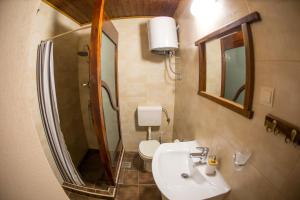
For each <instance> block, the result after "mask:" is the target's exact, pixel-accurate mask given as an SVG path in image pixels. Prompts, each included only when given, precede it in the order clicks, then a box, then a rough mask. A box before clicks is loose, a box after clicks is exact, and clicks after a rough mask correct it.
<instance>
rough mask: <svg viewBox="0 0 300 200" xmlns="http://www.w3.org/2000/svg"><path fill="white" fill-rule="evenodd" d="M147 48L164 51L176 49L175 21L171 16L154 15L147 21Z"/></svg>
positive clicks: (153, 50) (157, 51) (156, 51)
mask: <svg viewBox="0 0 300 200" xmlns="http://www.w3.org/2000/svg"><path fill="white" fill-rule="evenodd" d="M148 39H149V49H150V51H152V52H155V53H164V52H168V51H174V50H176V49H178V39H177V28H176V22H175V20H174V19H173V18H172V17H154V18H152V19H150V20H149V22H148Z"/></svg>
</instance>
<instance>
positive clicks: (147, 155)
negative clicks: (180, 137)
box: [139, 140, 160, 172]
mask: <svg viewBox="0 0 300 200" xmlns="http://www.w3.org/2000/svg"><path fill="white" fill-rule="evenodd" d="M159 145H160V143H159V142H158V141H157V140H144V141H141V142H140V144H139V154H140V157H141V158H142V159H143V161H144V170H146V171H148V172H152V158H153V154H154V153H155V151H156V149H157V148H158V147H159Z"/></svg>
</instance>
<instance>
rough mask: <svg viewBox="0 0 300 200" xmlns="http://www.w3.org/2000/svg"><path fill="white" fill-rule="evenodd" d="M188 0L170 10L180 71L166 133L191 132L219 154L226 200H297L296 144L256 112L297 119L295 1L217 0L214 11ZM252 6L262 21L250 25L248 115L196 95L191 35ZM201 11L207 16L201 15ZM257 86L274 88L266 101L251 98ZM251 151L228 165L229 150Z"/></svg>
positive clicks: (299, 67)
mask: <svg viewBox="0 0 300 200" xmlns="http://www.w3.org/2000/svg"><path fill="white" fill-rule="evenodd" d="M190 3H191V1H190V0H183V1H181V3H180V6H179V8H178V10H177V13H176V19H177V22H178V23H179V25H180V44H181V45H180V54H181V66H179V67H178V70H182V71H183V76H184V77H185V78H184V79H183V80H182V81H178V82H176V95H175V122H174V135H175V136H176V137H178V138H180V139H194V138H196V139H197V140H198V141H199V142H200V143H201V144H203V145H208V146H209V147H211V149H212V150H213V151H214V152H215V153H216V154H217V156H218V158H219V159H220V162H221V164H220V170H221V172H222V173H223V175H224V177H225V179H226V180H227V182H228V183H229V184H230V185H231V187H232V191H231V193H230V195H229V196H228V199H234V200H253V199H255V200H267V199H295V200H296V199H300V190H299V186H300V151H299V148H295V147H294V146H293V145H288V144H285V142H284V138H283V137H281V136H274V135H273V134H270V133H266V131H265V128H264V117H265V115H266V114H267V113H272V114H274V115H276V116H278V117H280V118H283V119H285V120H287V121H289V122H291V123H293V124H295V125H298V126H300V106H299V102H300V79H299V75H300V53H299V52H300V38H299V35H300V26H299V25H298V24H299V23H298V21H299V19H300V12H299V11H300V2H299V1H292V0H290V1H281V0H268V1H257V0H218V1H216V3H217V4H219V6H220V7H221V10H219V11H217V12H214V10H211V11H208V12H206V11H205V10H201V9H199V13H200V15H201V17H200V18H196V17H193V16H192V15H191V14H190V8H189V7H190ZM252 11H258V12H259V13H260V14H261V17H262V21H261V22H256V23H254V24H253V25H251V27H252V31H253V38H254V49H255V91H254V101H253V110H254V112H255V113H254V117H253V119H251V120H249V119H247V118H245V117H243V116H241V115H239V114H236V113H235V112H233V111H231V110H228V109H227V108H225V107H222V106H220V105H219V104H216V103H214V102H212V101H210V100H208V99H205V98H203V97H200V96H199V95H197V90H198V70H199V66H198V51H197V48H196V47H195V46H194V42H195V41H196V40H197V39H200V38H201V37H203V36H205V35H206V34H208V33H210V32H212V31H213V30H215V29H217V28H219V27H220V26H222V25H225V24H227V23H229V22H231V21H233V20H235V19H238V18H240V17H242V16H244V15H246V14H248V13H250V12H252ZM205 13H206V14H207V16H205ZM262 86H267V87H273V88H275V99H274V100H275V101H274V106H273V107H267V106H264V105H262V104H260V102H259V98H260V89H261V87H262ZM241 148H248V149H250V150H251V151H252V152H253V155H252V157H251V159H250V162H249V163H248V165H247V166H245V167H244V168H243V169H242V170H241V171H236V170H235V169H234V167H233V164H232V155H233V153H234V151H235V150H237V149H241Z"/></svg>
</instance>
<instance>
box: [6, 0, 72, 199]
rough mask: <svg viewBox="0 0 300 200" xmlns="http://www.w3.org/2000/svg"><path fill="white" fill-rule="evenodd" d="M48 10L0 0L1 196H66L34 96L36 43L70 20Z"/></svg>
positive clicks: (25, 1)
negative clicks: (56, 173)
mask: <svg viewBox="0 0 300 200" xmlns="http://www.w3.org/2000/svg"><path fill="white" fill-rule="evenodd" d="M38 8H40V9H42V10H43V11H45V10H46V12H41V13H37V9H38ZM47 10H48V9H47V8H45V7H44V6H43V5H41V4H40V1H39V0H30V1H29V0H5V1H1V2H0V15H1V16H0V27H1V30H0V43H1V49H2V51H1V54H0V70H1V73H0V91H1V98H0V110H1V117H0V134H1V136H0V137H1V145H0V156H1V162H0V185H1V187H0V188H1V189H0V199H6V200H10V199H12V200H15V199H24V200H26V199H28V200H33V199H37V200H40V199H68V198H67V196H66V195H65V193H64V191H63V190H62V188H61V186H60V184H59V182H58V180H57V179H56V177H55V174H54V173H53V171H52V169H51V167H53V169H54V170H55V166H54V165H53V161H52V162H51V160H49V162H48V161H47V158H46V155H47V156H48V158H49V159H51V155H50V152H49V149H48V148H47V141H46V140H45V137H44V136H43V135H44V133H43V127H42V123H41V119H40V115H39V108H38V103H37V95H36V79H35V67H36V50H37V44H38V43H39V41H40V40H41V39H44V38H47V37H49V36H51V35H53V34H54V30H53V27H52V25H53V24H56V23H61V22H62V21H64V20H66V18H65V17H59V16H58V14H57V12H48V11H49V10H48V11H47ZM68 28H73V27H68ZM49 163H50V164H51V167H50V165H49ZM56 172H57V171H56ZM58 177H59V176H58ZM60 181H61V179H60Z"/></svg>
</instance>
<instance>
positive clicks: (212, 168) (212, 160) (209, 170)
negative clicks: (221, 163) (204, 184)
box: [205, 155, 218, 176]
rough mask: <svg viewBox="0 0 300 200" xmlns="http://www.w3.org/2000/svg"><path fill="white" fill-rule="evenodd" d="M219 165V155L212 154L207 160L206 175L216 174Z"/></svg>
mask: <svg viewBox="0 0 300 200" xmlns="http://www.w3.org/2000/svg"><path fill="white" fill-rule="evenodd" d="M217 165H218V161H217V157H216V155H210V156H209V157H208V160H207V165H206V169H205V173H206V175H209V176H211V175H215V173H216V167H217Z"/></svg>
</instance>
